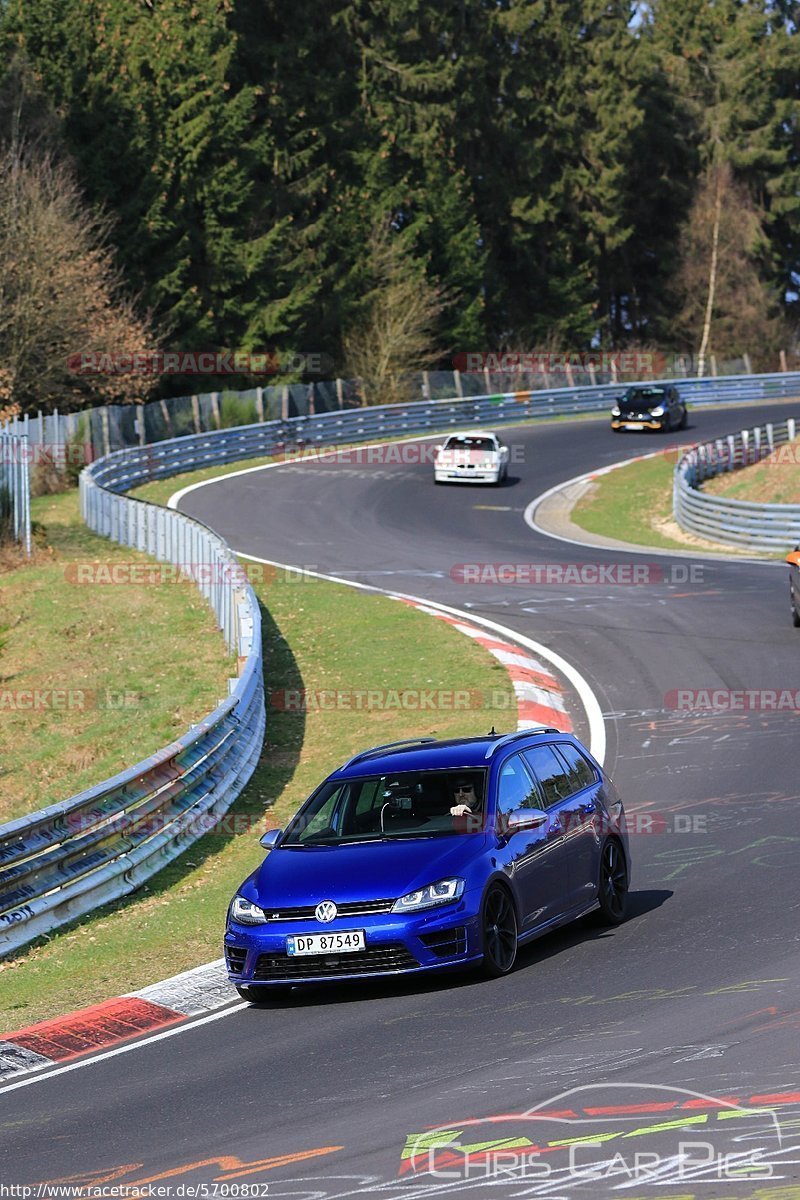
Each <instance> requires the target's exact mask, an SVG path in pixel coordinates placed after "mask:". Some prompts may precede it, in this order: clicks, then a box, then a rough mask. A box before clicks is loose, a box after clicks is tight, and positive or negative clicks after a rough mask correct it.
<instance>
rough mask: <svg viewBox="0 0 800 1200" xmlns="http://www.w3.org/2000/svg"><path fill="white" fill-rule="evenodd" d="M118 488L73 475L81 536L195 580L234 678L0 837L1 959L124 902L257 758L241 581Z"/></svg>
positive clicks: (215, 545) (229, 558) (223, 805)
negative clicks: (211, 700) (118, 767)
mask: <svg viewBox="0 0 800 1200" xmlns="http://www.w3.org/2000/svg"><path fill="white" fill-rule="evenodd" d="M96 469H97V470H98V471H102V474H103V479H104V483H102V484H101V483H100V482H99V481H98V480H97V478H96V476H95V470H96ZM119 486H120V481H119V480H118V479H117V478H116V477H115V472H114V467H113V465H112V464H109V463H107V462H106V463H102V462H98V463H97V464H95V466H94V467H90V468H87V470H86V471H84V472H83V474H82V475H81V507H82V512H83V516H84V518H85V520H86V522H87V524H88V525H89V526H90V528H91V529H93V530H94V531H95V532H97V533H100V534H103V535H105V536H107V537H110V538H112V539H113V540H114V541H117V542H120V543H122V544H123V545H125V546H131V547H135V548H136V549H137V550H142V551H146V552H147V553H149V554H151V555H153V556H154V557H155V558H156V559H158V560H159V561H161V562H167V563H171V564H174V565H175V566H176V567H178V568H182V569H183V570H184V572H185V573H186V574H188V575H189V576H190V577H191V578H193V579H195V581H196V582H197V586H198V587H199V589H200V591H201V592H202V594H203V595H204V596H205V597H206V599H207V600H208V602H209V604H210V605H211V607H212V608H213V610H214V613H215V614H216V617H217V621H218V623H219V625H220V628H221V629H222V630H223V632H224V635H225V639H226V642H227V644H228V647H229V649H230V650H231V651H233V652H234V653H235V654H236V655H237V658H238V661H239V662H240V663H241V664H242V669H241V673H240V675H239V676H238V678H236V679H234V680H232V681H231V692H230V695H229V696H228V697H227V698H226V699H224V700H223V701H222V702H221V703H220V704H219V705H218V707H217V708H216V709H215V710H214V712H212V713H211V714H210V715H209V716H207V717H205V718H204V720H202V721H200V722H199V723H198V724H197V725H195V726H194V727H193V728H192V729H191V730H190V731H189V732H188V733H185V734H184V735H183V737H180V738H178V739H177V741H175V742H173V743H172V744H171V745H169V746H166V747H164V749H162V750H160V751H159V752H158V753H157V754H154V755H153V756H152V757H150V758H148V759H145V760H144V761H143V762H140V763H138V764H137V765H136V766H134V767H130V768H129V769H128V770H126V771H123V772H121V773H120V774H119V775H116V776H114V778H113V779H109V780H106V781H105V782H104V783H100V784H98V785H97V786H96V787H93V788H89V789H88V790H86V791H84V792H81V793H79V794H78V795H76V796H73V797H72V798H71V799H69V800H65V801H63V802H62V803H59V804H54V805H51V806H50V807H49V808H46V809H43V810H42V811H41V812H37V813H34V814H32V815H31V816H26V817H21V818H20V819H18V820H16V821H12V822H10V823H9V824H6V825H3V826H2V827H0V956H4V955H7V954H9V953H11V952H12V951H14V950H16V949H18V948H19V947H21V946H24V945H26V944H27V943H28V942H29V941H31V940H32V939H33V938H35V937H37V936H38V935H39V934H42V933H47V932H49V931H50V930H52V929H55V928H57V927H58V926H59V925H63V924H64V923H65V922H66V921H70V920H72V919H74V918H75V917H78V916H82V915H83V914H85V913H87V912H90V911H92V910H93V909H95V908H97V907H98V906H99V905H101V904H105V903H107V902H108V901H109V900H114V899H117V898H118V897H120V896H124V895H127V894H128V893H130V892H132V891H134V890H135V889H136V888H137V887H139V886H140V884H141V883H143V882H144V881H145V880H146V879H148V878H149V877H150V876H151V875H153V874H155V872H156V871H158V870H160V869H161V868H162V867H164V866H165V865H166V864H167V863H168V862H170V861H171V860H172V859H173V858H175V857H176V856H177V855H178V854H180V853H181V852H182V851H183V850H185V849H186V848H187V846H189V845H191V843H192V842H194V841H196V839H197V838H198V837H201V836H202V835H203V834H204V833H207V832H208V831H209V829H210V828H213V826H214V825H216V824H217V822H218V821H219V819H220V817H221V816H222V815H223V814H224V813H225V811H226V810H227V809H228V808H229V807H230V805H231V804H232V803H233V801H234V800H235V799H236V797H237V796H238V795H239V794H240V792H241V791H242V789H243V788H244V785H245V784H246V783H247V780H248V779H249V778H250V776H251V774H252V773H253V770H254V768H255V765H256V763H257V761H258V757H259V754H260V752H261V745H262V742H263V736H264V724H265V706H264V684H263V678H262V667H261V618H260V613H259V608H258V601H257V599H256V596H255V593H254V592H253V590H252V588H251V587H250V585H249V583H248V582H247V580H246V577H245V574H244V572H243V569H242V568H241V566H240V565H239V564H238V563H237V561H236V559H235V557H234V555H233V553H232V551H231V550H230V549H229V547H228V546H227V545H226V544H225V542H224V541H223V540H222V539H221V538H219V537H218V536H217V535H216V534H214V533H212V531H211V530H210V529H208V528H206V526H204V525H202V524H201V523H200V522H199V521H194V520H192V519H191V518H189V517H186V516H184V515H183V514H182V513H177V512H172V511H170V510H169V509H165V508H158V507H156V506H155V505H151V504H145V503H143V502H142V501H139V500H133V499H131V498H129V497H128V496H125V495H121V494H119V493H118V492H117V491H116V490H111V489H116V488H118V487H119Z"/></svg>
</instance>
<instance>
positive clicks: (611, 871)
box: [597, 838, 628, 925]
mask: <svg viewBox="0 0 800 1200" xmlns="http://www.w3.org/2000/svg"><path fill="white" fill-rule="evenodd" d="M597 900H598V903H599V906H600V909H599V912H598V914H597V916H598V919H599V921H600V923H601V924H602V925H621V924H622V922H623V921H624V920H625V915H626V912H627V907H628V864H627V863H626V861H625V854H624V851H623V849H622V846H621V845H620V843H619V842H618V841H617V839H616V838H609V839H608V841H607V842H606V843H605V845H604V846H603V851H602V854H601V855H600V875H599V879H598V883H597Z"/></svg>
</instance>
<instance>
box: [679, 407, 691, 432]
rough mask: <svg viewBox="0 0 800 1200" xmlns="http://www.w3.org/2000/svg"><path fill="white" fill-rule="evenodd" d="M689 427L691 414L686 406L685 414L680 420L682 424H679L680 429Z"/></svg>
mask: <svg viewBox="0 0 800 1200" xmlns="http://www.w3.org/2000/svg"><path fill="white" fill-rule="evenodd" d="M688 428H689V414H688V412H687V411H686V409H685V408H684V410H683V416H682V417H681V422H680V425H679V426H678V429H688Z"/></svg>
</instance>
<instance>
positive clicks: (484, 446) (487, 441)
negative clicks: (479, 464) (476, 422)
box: [444, 437, 497, 451]
mask: <svg viewBox="0 0 800 1200" xmlns="http://www.w3.org/2000/svg"><path fill="white" fill-rule="evenodd" d="M444 449H445V450H484V451H492V450H496V449H497V445H496V443H495V442H494V440H493V439H492V438H487V437H451V438H448V439H447V441H446V442H445V445H444Z"/></svg>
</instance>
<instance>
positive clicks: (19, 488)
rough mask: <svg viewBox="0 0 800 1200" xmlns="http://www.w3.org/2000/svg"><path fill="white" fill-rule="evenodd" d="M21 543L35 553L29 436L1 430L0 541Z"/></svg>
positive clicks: (27, 549) (25, 548)
mask: <svg viewBox="0 0 800 1200" xmlns="http://www.w3.org/2000/svg"><path fill="white" fill-rule="evenodd" d="M7 537H10V538H13V539H14V541H16V542H19V543H20V545H21V546H22V547H23V549H24V550H25V553H26V554H27V555H30V552H31V486H30V472H29V453H28V439H27V438H26V437H25V435H24V434H13V433H9V431H8V430H7V429H0V542H3V541H4V540H5V538H7Z"/></svg>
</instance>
